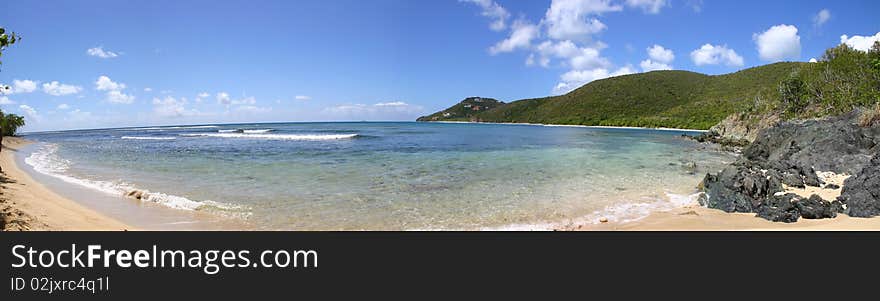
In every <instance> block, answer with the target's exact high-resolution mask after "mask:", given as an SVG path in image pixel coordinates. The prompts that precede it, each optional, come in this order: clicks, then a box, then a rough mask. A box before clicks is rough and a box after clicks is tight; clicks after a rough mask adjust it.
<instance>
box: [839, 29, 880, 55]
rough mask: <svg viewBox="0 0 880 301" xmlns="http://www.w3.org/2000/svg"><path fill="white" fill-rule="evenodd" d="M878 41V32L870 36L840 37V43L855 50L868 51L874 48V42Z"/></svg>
mask: <svg viewBox="0 0 880 301" xmlns="http://www.w3.org/2000/svg"><path fill="white" fill-rule="evenodd" d="M877 41H880V32H877V34H875V35H874V36H873V37H872V36H852V37H849V36H847V35H842V36H840V43H841V44H846V45H847V46H849V47H851V48H852V49H855V50H861V51H868V50H871V47H872V46H874V42H877Z"/></svg>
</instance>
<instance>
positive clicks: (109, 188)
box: [24, 144, 242, 210]
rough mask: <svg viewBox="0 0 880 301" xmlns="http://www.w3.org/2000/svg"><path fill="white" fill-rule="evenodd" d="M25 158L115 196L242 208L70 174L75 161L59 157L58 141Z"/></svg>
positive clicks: (191, 206)
mask: <svg viewBox="0 0 880 301" xmlns="http://www.w3.org/2000/svg"><path fill="white" fill-rule="evenodd" d="M24 161H25V163H27V164H28V165H30V166H31V167H33V168H34V170H36V171H37V172H39V173H42V174H45V175H48V176H51V177H54V178H57V179H60V180H62V181H64V182H67V183H71V184H76V185H79V186H83V187H86V188H90V189H93V190H96V191H100V192H102V193H106V194H109V195H113V196H121V197H128V198H135V199H138V200H141V201H147V202H153V203H157V204H160V205H164V206H166V207H170V208H174V209H182V210H202V209H207V208H216V209H221V210H240V209H242V208H241V207H240V206H235V205H230V204H224V203H219V202H214V201H208V200H206V201H195V200H190V199H188V198H185V197H182V196H176V195H170V194H165V193H161V192H151V191H149V190H146V189H139V188H137V187H135V186H133V185H131V184H129V183H126V182H123V181H115V182H110V181H99V180H92V179H83V178H77V177H74V176H71V175H68V174H67V173H66V172H67V170H68V169H69V168H70V164H71V163H70V161H68V160H65V159H63V158H61V157H60V156H58V145H55V144H46V145H44V146H42V147H41V148H40V149H39V150H37V151H35V152H33V153H32V154H31V155H30V156H28V157H27V158H25V159H24Z"/></svg>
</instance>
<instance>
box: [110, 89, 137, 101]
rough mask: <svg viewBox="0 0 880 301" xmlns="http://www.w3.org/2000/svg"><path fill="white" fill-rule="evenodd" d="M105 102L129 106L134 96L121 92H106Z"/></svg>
mask: <svg viewBox="0 0 880 301" xmlns="http://www.w3.org/2000/svg"><path fill="white" fill-rule="evenodd" d="M107 102H110V103H120V104H130V103H132V102H134V95H130V94H125V93H122V91H118V90H113V91H108V92H107Z"/></svg>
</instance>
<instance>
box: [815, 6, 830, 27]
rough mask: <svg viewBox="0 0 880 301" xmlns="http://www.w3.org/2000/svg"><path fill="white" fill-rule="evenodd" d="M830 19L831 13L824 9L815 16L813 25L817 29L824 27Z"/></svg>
mask: <svg viewBox="0 0 880 301" xmlns="http://www.w3.org/2000/svg"><path fill="white" fill-rule="evenodd" d="M830 19H831V11H829V10H828V9H827V8H825V9H822V10H820V11H819V12H818V13H816V15H815V16H813V25H814V26H816V27H819V26H822V25H824V24H825V22H828V20H830Z"/></svg>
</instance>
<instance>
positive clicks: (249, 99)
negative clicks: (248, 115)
mask: <svg viewBox="0 0 880 301" xmlns="http://www.w3.org/2000/svg"><path fill="white" fill-rule="evenodd" d="M256 103H257V99H256V98H254V97H253V96H250V97H245V98H241V99H233V100H232V104H234V105H252V104H256Z"/></svg>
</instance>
